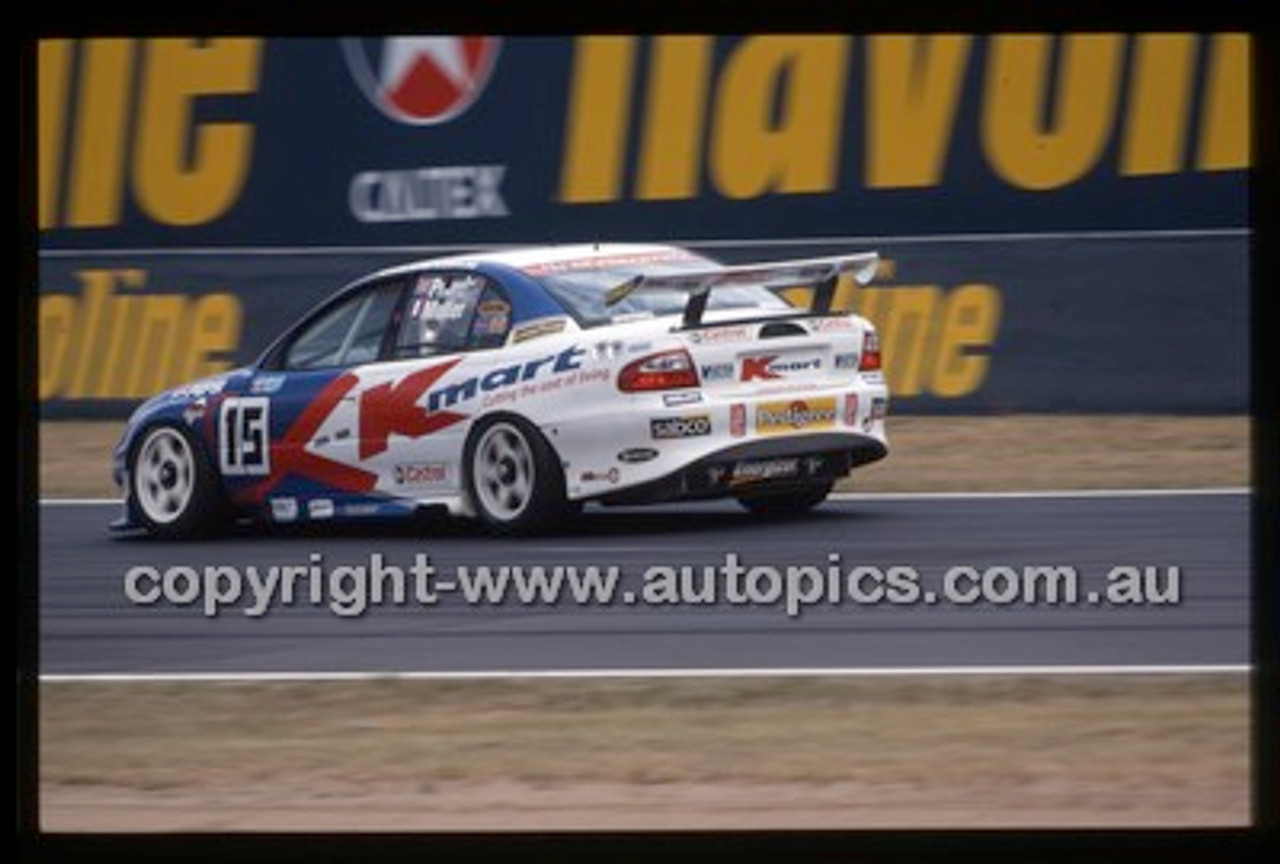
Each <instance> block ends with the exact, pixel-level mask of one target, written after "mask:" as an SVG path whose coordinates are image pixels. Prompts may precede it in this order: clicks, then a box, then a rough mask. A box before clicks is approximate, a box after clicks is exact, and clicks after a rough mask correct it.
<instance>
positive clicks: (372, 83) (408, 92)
mask: <svg viewBox="0 0 1280 864" xmlns="http://www.w3.org/2000/svg"><path fill="white" fill-rule="evenodd" d="M501 43H502V40H501V38H499V37H497V36H394V37H389V38H386V39H344V40H342V50H343V54H344V55H345V56H346V58H347V65H348V67H349V68H350V69H351V74H352V77H354V78H355V80H356V83H357V84H359V85H360V90H361V91H362V92H363V93H364V95H365V97H366V98H367V99H368V100H369V101H370V102H371V103H373V105H374V107H376V108H377V109H378V110H379V111H381V112H382V113H383V114H385V115H386V116H387V117H390V118H391V119H392V120H396V121H398V122H400V123H409V124H412V125H419V126H421V125H431V124H436V123H445V122H447V121H449V120H452V119H453V118H454V117H457V116H458V115H459V114H461V113H462V112H464V111H466V110H467V109H468V108H469V107H471V105H472V104H473V103H474V102H475V101H476V99H477V98H479V96H480V94H481V92H483V90H484V87H485V84H487V83H488V81H489V75H490V74H491V73H492V72H493V67H494V64H495V62H496V61H497V58H498V50H499V48H500V47H501Z"/></svg>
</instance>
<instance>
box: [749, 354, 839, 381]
mask: <svg viewBox="0 0 1280 864" xmlns="http://www.w3.org/2000/svg"><path fill="white" fill-rule="evenodd" d="M821 368H822V358H821V357H779V355H777V354H763V355H760V356H758V357H743V358H742V376H741V377H742V380H743V381H771V380H773V379H776V378H784V377H786V376H788V375H795V374H804V373H806V372H817V371H818V370H819V369H821Z"/></svg>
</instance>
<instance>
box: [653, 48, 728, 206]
mask: <svg viewBox="0 0 1280 864" xmlns="http://www.w3.org/2000/svg"><path fill="white" fill-rule="evenodd" d="M713 42H714V39H713V37H710V36H663V37H661V38H659V39H656V40H654V46H653V50H652V52H651V58H650V72H649V93H648V99H647V100H646V101H645V123H644V128H643V135H642V137H641V141H640V163H639V176H638V178H637V180H636V185H637V190H636V191H637V194H638V197H640V198H642V199H646V200H664V199H665V200H669V199H680V198H696V197H697V195H698V184H699V179H700V177H699V174H700V171H701V167H702V139H703V118H704V117H706V114H707V84H708V80H709V73H710V68H711V47H712V44H713Z"/></svg>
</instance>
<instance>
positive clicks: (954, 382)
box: [929, 284, 1000, 399]
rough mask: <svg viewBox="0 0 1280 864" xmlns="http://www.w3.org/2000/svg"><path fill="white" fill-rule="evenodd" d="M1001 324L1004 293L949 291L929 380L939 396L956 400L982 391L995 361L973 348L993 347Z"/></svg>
mask: <svg viewBox="0 0 1280 864" xmlns="http://www.w3.org/2000/svg"><path fill="white" fill-rule="evenodd" d="M999 325H1000V292H999V291H997V290H996V289H995V288H993V287H992V286H990V285H977V284H974V285H961V286H959V287H958V288H954V289H952V290H951V291H949V292H947V298H946V306H945V309H944V310H943V312H942V315H941V328H940V329H941V332H940V333H939V334H938V336H937V339H936V343H937V348H936V353H935V355H934V362H933V374H932V376H931V377H930V381H929V388H930V390H931V391H932V392H933V394H934V395H935V396H941V397H942V398H943V399H954V398H956V397H958V396H964V395H967V394H969V393H972V392H973V391H975V390H977V389H978V387H979V386H980V385H981V384H982V382H983V381H984V380H985V379H986V377H987V369H988V367H989V366H990V364H991V358H990V357H989V356H986V355H983V354H975V353H974V352H973V349H975V348H981V349H987V348H990V347H991V345H992V344H993V343H994V341H995V336H996V329H997V328H998V327H999Z"/></svg>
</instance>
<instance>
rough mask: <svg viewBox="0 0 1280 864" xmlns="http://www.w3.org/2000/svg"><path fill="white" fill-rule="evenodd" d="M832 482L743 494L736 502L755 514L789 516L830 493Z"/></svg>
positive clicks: (802, 510) (825, 498)
mask: <svg viewBox="0 0 1280 864" xmlns="http://www.w3.org/2000/svg"><path fill="white" fill-rule="evenodd" d="M833 485H835V484H834V483H832V482H830V481H828V482H826V483H814V484H812V485H809V486H803V487H801V488H799V489H788V490H787V491H785V492H764V493H761V494H759V495H743V496H740V497H739V498H738V503H739V504H741V505H742V506H743V507H745V508H746V509H747V510H748V511H749V512H751V513H752V514H754V515H756V516H791V515H795V514H798V513H804V512H805V511H807V510H812V509H813V508H814V507H817V506H818V505H819V504H821V503H822V502H823V501H825V500H827V496H828V495H830V494H831V487H832V486H833Z"/></svg>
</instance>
